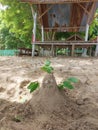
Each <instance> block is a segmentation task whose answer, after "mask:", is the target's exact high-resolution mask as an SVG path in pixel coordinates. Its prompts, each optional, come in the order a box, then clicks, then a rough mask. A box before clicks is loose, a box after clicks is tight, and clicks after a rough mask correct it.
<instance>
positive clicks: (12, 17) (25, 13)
mask: <svg viewBox="0 0 98 130" xmlns="http://www.w3.org/2000/svg"><path fill="white" fill-rule="evenodd" d="M0 3H2V5H3V6H6V9H5V10H1V11H0V30H2V29H3V30H4V29H5V30H8V34H7V35H5V33H3V32H2V31H1V32H0V35H2V33H3V35H4V39H5V40H4V41H3V42H2V41H1V43H2V46H3V48H4V47H5V46H6V45H5V44H7V46H8V48H10V49H11V48H12V47H13V46H15V44H20V46H22V47H28V48H31V37H32V28H33V17H32V14H31V8H30V5H29V4H27V3H25V4H23V3H20V2H19V1H17V0H13V1H12V0H0ZM12 43H13V44H12ZM9 44H11V46H10V45H9ZM16 46H17V45H16ZM16 46H15V47H14V48H16Z"/></svg>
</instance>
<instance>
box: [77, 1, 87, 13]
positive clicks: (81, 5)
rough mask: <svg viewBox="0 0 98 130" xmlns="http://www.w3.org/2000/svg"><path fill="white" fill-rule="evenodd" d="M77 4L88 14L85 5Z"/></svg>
mask: <svg viewBox="0 0 98 130" xmlns="http://www.w3.org/2000/svg"><path fill="white" fill-rule="evenodd" d="M77 4H78V5H79V6H80V7H81V8H82V9H83V10H84V12H85V13H86V14H88V15H89V11H88V10H87V9H86V8H85V7H83V6H82V5H81V4H80V3H77Z"/></svg>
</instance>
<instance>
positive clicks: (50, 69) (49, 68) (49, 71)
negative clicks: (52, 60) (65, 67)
mask: <svg viewBox="0 0 98 130" xmlns="http://www.w3.org/2000/svg"><path fill="white" fill-rule="evenodd" d="M42 70H44V71H46V72H47V73H52V71H53V67H51V66H43V67H42Z"/></svg>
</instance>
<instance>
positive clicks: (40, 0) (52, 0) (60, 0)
mask: <svg viewBox="0 0 98 130" xmlns="http://www.w3.org/2000/svg"><path fill="white" fill-rule="evenodd" d="M20 1H21V2H24V3H25V2H32V4H64V3H84V2H87V3H88V2H97V1H98V0H20Z"/></svg>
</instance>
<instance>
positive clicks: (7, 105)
mask: <svg viewBox="0 0 98 130" xmlns="http://www.w3.org/2000/svg"><path fill="white" fill-rule="evenodd" d="M45 60H46V59H44V58H38V59H37V58H35V59H34V58H33V60H32V59H31V58H25V57H21V58H19V57H13V58H12V57H11V58H10V57H4V58H2V57H1V60H0V72H1V75H0V130H98V87H97V86H98V73H97V71H96V70H98V60H97V59H65V58H51V59H50V60H51V63H52V65H53V67H54V74H55V77H56V79H55V77H54V76H53V74H47V75H46V76H45V77H44V75H45V73H44V72H42V71H41V70H40V67H41V66H42V65H43V64H44V61H45ZM71 76H73V77H77V78H79V80H80V82H79V83H77V84H76V85H75V88H74V89H73V90H72V91H71V90H68V89H66V90H59V89H58V88H57V83H60V81H62V80H64V79H66V78H68V77H71ZM43 77H44V78H43ZM42 79H43V80H42ZM35 80H38V81H39V82H40V83H41V84H42V85H41V87H40V88H38V89H37V90H36V91H35V92H34V93H32V94H30V93H29V91H28V89H27V84H28V83H29V82H32V81H35ZM56 82H57V83H56ZM20 97H21V98H20ZM20 99H22V103H19V102H21V100H20ZM24 99H26V100H24ZM29 99H30V101H28V100H29ZM14 101H16V102H14ZM23 101H26V102H25V103H24V102H23Z"/></svg>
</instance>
